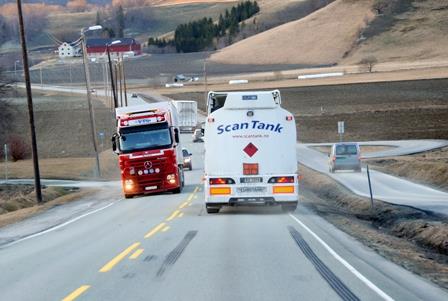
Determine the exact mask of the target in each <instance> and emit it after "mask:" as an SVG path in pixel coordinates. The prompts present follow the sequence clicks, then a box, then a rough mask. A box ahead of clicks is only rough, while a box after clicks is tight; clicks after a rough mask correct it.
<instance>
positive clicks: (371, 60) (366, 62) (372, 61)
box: [359, 55, 378, 72]
mask: <svg viewBox="0 0 448 301" xmlns="http://www.w3.org/2000/svg"><path fill="white" fill-rule="evenodd" d="M359 63H360V64H361V65H363V66H366V67H367V70H368V71H369V72H372V69H373V66H374V65H376V63H378V60H377V58H376V57H374V56H373V55H370V56H368V57H365V58H363V59H362V60H361V61H360V62H359Z"/></svg>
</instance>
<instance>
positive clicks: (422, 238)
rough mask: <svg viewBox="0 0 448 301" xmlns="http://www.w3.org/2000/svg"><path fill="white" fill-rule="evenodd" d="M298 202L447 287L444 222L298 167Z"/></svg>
mask: <svg viewBox="0 0 448 301" xmlns="http://www.w3.org/2000/svg"><path fill="white" fill-rule="evenodd" d="M300 172H301V173H302V174H303V175H304V181H303V183H302V193H303V194H304V196H303V197H302V203H303V206H309V207H311V208H312V209H313V210H315V211H317V212H318V213H319V215H321V216H323V217H324V218H325V219H327V220H328V221H329V222H331V223H332V224H334V225H335V226H337V227H338V228H340V229H341V230H343V231H344V232H347V233H348V234H349V235H351V236H353V237H355V238H356V239H358V240H359V241H361V242H362V243H363V244H365V245H367V246H368V247H370V248H371V249H373V250H375V251H377V252H378V253H379V254H381V255H382V256H384V257H386V258H387V259H388V260H391V261H392V262H395V263H396V264H399V265H401V266H403V267H404V268H406V269H408V270H410V271H412V272H414V273H417V274H419V275H421V276H423V277H425V278H427V279H430V280H431V281H433V282H435V283H436V284H438V285H440V286H442V287H444V288H448V277H447V275H448V265H447V262H448V258H447V255H448V223H447V220H446V218H438V217H435V216H433V215H430V214H427V213H425V212H423V211H419V210H416V209H412V208H408V207H402V206H396V205H391V204H387V203H383V202H381V201H375V208H374V210H371V209H370V202H369V200H368V199H365V198H362V197H358V196H356V195H354V194H352V193H350V192H349V191H348V190H347V189H346V188H344V187H342V186H341V185H339V184H337V183H336V182H334V181H333V180H332V179H331V178H329V177H327V176H325V175H322V174H320V173H318V172H315V171H313V170H311V169H308V168H306V167H303V166H300Z"/></svg>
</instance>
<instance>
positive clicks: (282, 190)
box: [272, 186, 295, 194]
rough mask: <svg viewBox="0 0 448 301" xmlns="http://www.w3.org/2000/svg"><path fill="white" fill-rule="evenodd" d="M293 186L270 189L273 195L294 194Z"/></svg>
mask: <svg viewBox="0 0 448 301" xmlns="http://www.w3.org/2000/svg"><path fill="white" fill-rule="evenodd" d="M294 191H295V189H294V186H274V187H272V192H273V193H274V194H282V193H294Z"/></svg>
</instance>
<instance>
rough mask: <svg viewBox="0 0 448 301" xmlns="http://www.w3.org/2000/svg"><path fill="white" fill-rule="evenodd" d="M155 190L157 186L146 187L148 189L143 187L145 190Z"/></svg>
mask: <svg viewBox="0 0 448 301" xmlns="http://www.w3.org/2000/svg"><path fill="white" fill-rule="evenodd" d="M155 189H157V186H148V187H145V190H155Z"/></svg>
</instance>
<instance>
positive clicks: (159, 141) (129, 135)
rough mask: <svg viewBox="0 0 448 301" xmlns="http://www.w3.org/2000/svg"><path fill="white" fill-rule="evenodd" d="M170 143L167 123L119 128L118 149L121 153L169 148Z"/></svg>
mask: <svg viewBox="0 0 448 301" xmlns="http://www.w3.org/2000/svg"><path fill="white" fill-rule="evenodd" d="M171 145H172V139H171V134H170V129H169V127H168V124H167V123H164V124H157V125H145V126H136V127H131V128H123V129H120V149H121V151H122V152H123V153H130V152H133V151H142V150H150V149H160V148H169V147H171Z"/></svg>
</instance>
